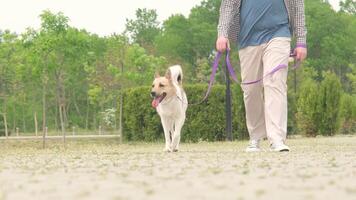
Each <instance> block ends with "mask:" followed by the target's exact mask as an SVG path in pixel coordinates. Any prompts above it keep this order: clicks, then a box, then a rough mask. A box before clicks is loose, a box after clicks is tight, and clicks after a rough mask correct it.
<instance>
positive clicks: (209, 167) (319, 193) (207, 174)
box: [0, 137, 356, 200]
mask: <svg viewBox="0 0 356 200" xmlns="http://www.w3.org/2000/svg"><path fill="white" fill-rule="evenodd" d="M288 142H289V143H288V144H289V145H290V147H291V148H292V152H289V153H273V152H262V153H253V154H247V153H244V152H243V149H244V147H245V145H246V142H234V143H199V144H183V145H182V146H181V151H180V152H179V153H163V152H161V149H162V147H163V145H162V144H131V145H128V144H125V145H119V144H117V143H116V142H115V141H113V140H112V139H111V140H107V139H106V140H100V141H98V140H95V142H94V141H70V143H69V144H68V145H67V147H68V148H67V150H66V151H65V152H64V151H63V149H62V147H61V145H60V144H59V143H55V142H52V143H50V144H49V148H48V149H46V150H42V149H40V147H41V143H40V142H38V141H37V142H35V141H0V146H1V154H0V200H5V199H6V200H12V199H26V200H30V199H50V200H57V199H170V200H174V199H194V200H199V199H234V200H240V199H288V200H293V199H308V200H309V199H311V200H312V199H323V200H326V199H342V200H348V199H350V200H351V199H356V137H333V138H316V139H290V140H289V141H288ZM264 148H265V149H267V142H264Z"/></svg>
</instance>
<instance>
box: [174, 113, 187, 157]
mask: <svg viewBox="0 0 356 200" xmlns="http://www.w3.org/2000/svg"><path fill="white" fill-rule="evenodd" d="M184 120H185V117H182V118H180V119H176V121H175V124H174V134H173V138H172V151H174V152H176V151H178V149H179V142H180V132H181V130H182V127H183V124H184Z"/></svg>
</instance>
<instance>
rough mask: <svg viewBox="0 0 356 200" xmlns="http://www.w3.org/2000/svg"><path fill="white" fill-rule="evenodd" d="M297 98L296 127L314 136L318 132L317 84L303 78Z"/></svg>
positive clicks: (302, 132) (304, 133)
mask: <svg viewBox="0 0 356 200" xmlns="http://www.w3.org/2000/svg"><path fill="white" fill-rule="evenodd" d="M298 95H299V98H298V100H297V113H296V119H297V127H298V130H299V132H300V133H301V134H303V135H306V136H316V135H317V133H318V124H319V122H318V121H319V112H318V103H319V101H318V95H319V93H318V86H317V83H316V82H315V81H314V80H312V79H307V80H305V81H304V82H303V83H302V85H301V86H300V90H299V93H298Z"/></svg>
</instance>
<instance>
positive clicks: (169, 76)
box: [151, 65, 188, 152]
mask: <svg viewBox="0 0 356 200" xmlns="http://www.w3.org/2000/svg"><path fill="white" fill-rule="evenodd" d="M182 81H183V71H182V68H181V66H180V65H174V66H171V67H169V68H168V70H167V72H166V74H165V76H160V75H159V73H158V72H156V74H155V78H154V81H153V84H152V89H151V97H152V98H153V101H152V107H153V108H155V109H156V111H157V113H158V115H159V116H160V118H161V123H162V126H163V130H164V137H165V141H166V145H165V148H164V151H166V152H177V151H178V149H179V142H180V136H181V130H182V127H183V125H184V122H185V116H186V111H187V107H188V99H187V95H186V93H185V91H184V90H183V84H182Z"/></svg>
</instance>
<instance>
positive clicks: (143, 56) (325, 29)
mask: <svg viewBox="0 0 356 200" xmlns="http://www.w3.org/2000/svg"><path fill="white" fill-rule="evenodd" d="M220 3H221V0H203V1H202V2H201V3H200V5H197V6H196V7H194V8H192V9H191V12H190V14H189V16H188V17H186V16H183V15H179V14H177V15H172V16H171V17H170V18H168V19H166V20H164V21H162V23H161V22H159V21H157V13H156V11H154V10H148V9H138V10H137V12H136V18H135V19H131V20H127V24H126V32H124V33H122V34H119V35H116V34H114V35H111V36H106V37H99V36H98V35H95V34H91V33H89V32H87V31H85V30H78V29H77V28H75V27H72V26H70V25H69V24H68V22H69V18H68V17H66V16H65V15H64V14H63V13H61V12H58V13H52V12H50V11H44V12H43V13H42V14H41V15H40V18H41V27H40V28H39V29H37V30H35V29H32V28H29V29H27V30H26V31H25V32H24V33H22V34H16V33H13V32H11V31H10V30H0V109H1V110H0V113H6V116H7V123H8V127H9V130H14V129H15V128H16V127H19V128H20V130H23V131H28V132H33V131H34V130H35V127H34V126H35V125H34V117H35V116H36V118H37V121H38V125H39V127H38V128H39V130H41V126H42V124H45V125H47V126H48V127H49V129H51V130H53V129H55V130H56V129H57V130H58V129H59V126H60V123H59V122H60V119H59V109H58V108H59V106H61V107H62V108H63V109H64V119H63V120H64V123H65V126H66V127H67V128H68V127H71V126H75V127H77V128H81V129H91V130H93V129H97V128H98V126H99V125H101V126H104V125H105V118H102V117H101V116H100V113H102V112H104V111H105V110H107V109H109V108H114V109H116V110H120V109H119V108H118V105H121V104H119V103H117V101H118V99H120V97H121V95H122V92H121V91H122V90H127V91H126V92H125V94H126V93H127V92H128V91H130V89H129V88H136V87H140V86H143V85H150V83H151V81H152V77H153V74H154V72H155V71H161V72H162V71H165V70H166V69H167V67H168V66H170V65H173V64H180V65H181V66H182V68H183V71H184V74H185V81H184V82H185V83H188V84H197V83H204V84H206V82H207V81H208V79H209V75H210V72H211V69H210V66H211V62H212V60H213V59H214V58H213V57H214V53H215V52H214V48H215V40H216V34H217V33H216V26H217V22H218V17H219V7H220ZM305 3H306V6H305V8H306V22H307V29H308V59H307V60H306V61H305V62H303V66H302V67H301V68H300V69H299V70H297V71H293V73H290V76H289V80H288V87H289V91H288V105H289V107H288V109H289V110H288V133H289V134H291V133H296V134H299V133H302V134H305V135H316V134H325V135H332V134H334V133H336V132H338V130H339V131H340V132H341V133H355V129H354V128H352V127H354V125H353V124H355V118H354V117H353V116H354V114H353V113H354V111H353V110H354V107H353V105H354V103H353V102H354V99H355V96H354V94H355V93H356V78H355V77H356V65H355V63H356V48H355V47H356V39H355V35H356V18H355V12H354V10H355V3H354V2H353V1H350V0H346V1H344V2H342V3H341V10H340V11H339V12H336V11H334V10H333V9H332V7H331V6H330V5H329V4H328V3H327V2H325V1H321V0H308V1H306V2H305ZM160 24H162V26H160ZM126 33H128V34H127V35H126ZM232 46H235V45H234V44H232ZM231 62H232V64H233V66H234V67H235V68H238V54H237V52H236V51H235V50H233V51H232V52H231ZM325 71H330V72H332V73H333V74H336V77H337V79H338V80H340V81H337V80H336V77H335V75H330V74H329V75H325V77H324V76H323V74H324V72H325ZM221 72H222V71H221V70H219V71H218V74H217V76H216V83H223V82H224V76H223V74H222V73H221ZM321 82H322V83H321ZM319 83H321V86H319V85H318V84H319ZM340 84H341V87H340ZM234 87H236V88H234V89H233V98H234V101H233V113H234V117H233V120H234V122H233V123H234V138H238V139H241V138H246V137H247V131H246V125H245V114H244V113H245V111H244V106H243V103H242V102H243V100H242V99H243V98H242V92H241V89H240V88H239V87H238V86H234ZM191 88H192V89H191ZM219 88H220V89H219ZM205 89H206V85H201V86H197V85H191V86H189V85H188V86H187V88H186V90H187V93H188V96H189V100H190V101H191V102H193V103H194V102H196V101H198V100H199V99H200V98H201V97H202V96H203V95H204V94H203V93H204V91H205ZM213 90H214V91H213V94H212V97H211V98H210V99H209V100H208V101H207V102H205V103H204V104H203V105H201V106H192V107H191V108H189V110H188V113H190V114H189V116H188V117H189V120H190V121H191V122H190V123H188V124H187V125H186V127H185V128H184V130H183V131H184V133H185V134H186V135H188V136H187V137H186V139H187V140H189V141H198V140H224V138H225V137H226V135H225V131H224V129H225V121H224V106H223V102H224V100H223V99H224V89H223V86H219V85H217V86H216V87H214V89H213ZM134 91H136V89H132V93H134V94H135V95H136V93H135V92H134ZM342 91H345V93H347V94H345V95H341V94H340V93H342ZM141 92H142V93H144V94H147V96H145V97H142V96H140V95H138V96H137V97H140V98H137V99H139V101H142V102H141V103H142V105H145V106H147V107H143V108H142V109H139V110H140V111H141V110H142V111H145V113H151V115H150V116H146V115H145V116H141V115H140V114H139V113H135V112H136V110H133V108H135V107H140V106H138V105H139V104H137V103H136V100H134V101H131V102H126V103H125V106H128V107H129V108H126V110H127V109H129V110H130V109H131V110H132V111H135V112H132V116H128V115H127V116H125V119H129V121H128V122H126V121H124V124H126V125H125V126H127V127H126V131H128V130H129V129H130V128H131V127H132V128H133V129H132V131H131V130H130V131H129V132H130V133H132V134H131V135H130V134H128V137H130V138H127V139H129V140H157V139H160V138H162V135H163V134H162V130H161V129H162V128H161V127H160V123H159V119H158V118H157V117H158V116H157V115H156V113H155V112H154V110H153V109H152V108H151V107H150V104H149V102H150V98H149V96H148V91H146V90H145V89H142V91H141ZM134 94H131V95H134ZM340 95H341V96H342V98H341V99H342V100H341V103H338V99H340ZM217 96H218V97H217ZM125 98H127V97H126V96H125ZM130 98H131V97H130ZM127 104H128V105H127ZM339 104H340V111H339V112H338V113H337V111H336V110H335V109H336V107H338V105H339ZM131 107H132V108H131ZM349 108H350V109H349ZM351 108H352V109H351ZM217 109H221V110H222V111H219V113H217V114H216V116H215V113H213V114H210V113H212V112H214V111H213V110H217ZM220 112H221V113H220ZM126 114H127V113H126ZM207 114H209V117H208V118H209V119H205V118H206V116H207ZM195 115H196V116H197V118H195V117H196V116H195ZM210 115H212V116H211V117H210ZM44 117H46V122H45V120H44ZM130 117H131V118H130ZM204 117H205V118H204ZM210 118H211V119H210ZM115 119H116V120H118V119H119V117H118V116H115ZM138 119H140V120H138ZM213 121H214V122H213ZM0 122H1V120H0ZM117 122H118V121H116V123H115V124H118V123H117ZM206 124H209V125H206ZM140 126H142V127H140ZM205 126H207V128H204V127H205ZM339 126H340V129H338V127H339ZM116 128H117V127H116ZM196 128H197V130H198V131H199V132H197V133H196V132H195V129H196ZM212 130H213V131H212ZM140 131H141V132H140ZM142 131H143V132H142ZM143 133H145V134H143ZM183 138H184V137H183Z"/></svg>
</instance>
